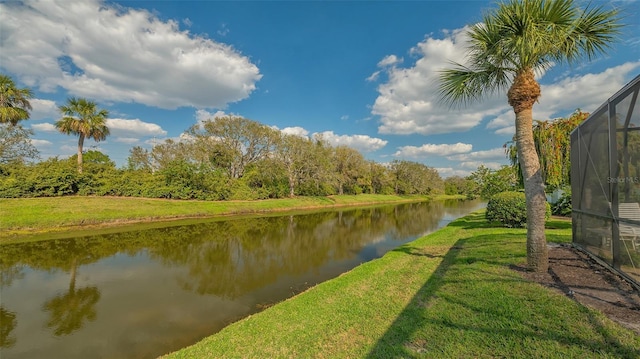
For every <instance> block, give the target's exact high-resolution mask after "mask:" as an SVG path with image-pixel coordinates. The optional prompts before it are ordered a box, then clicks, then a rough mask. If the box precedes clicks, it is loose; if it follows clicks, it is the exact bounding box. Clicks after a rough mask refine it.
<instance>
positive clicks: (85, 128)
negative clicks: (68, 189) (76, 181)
mask: <svg viewBox="0 0 640 359" xmlns="http://www.w3.org/2000/svg"><path fill="white" fill-rule="evenodd" d="M58 108H59V110H60V112H62V114H63V116H64V117H62V118H61V119H60V120H58V121H57V122H56V128H57V129H58V131H60V132H62V133H64V134H66V135H68V134H74V135H77V136H78V172H80V173H82V146H83V145H84V139H85V138H93V139H94V140H95V141H96V142H99V141H102V140H104V139H105V138H107V136H109V127H107V125H106V121H107V116H109V112H108V111H107V110H104V109H98V108H97V107H96V103H95V102H93V101H88V100H86V99H84V98H75V97H71V98H69V99H68V100H67V104H66V105H62V106H60V107H58Z"/></svg>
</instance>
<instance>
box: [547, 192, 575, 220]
mask: <svg viewBox="0 0 640 359" xmlns="http://www.w3.org/2000/svg"><path fill="white" fill-rule="evenodd" d="M571 210H572V207H571V192H570V191H566V192H565V193H563V194H562V196H561V197H560V199H558V202H556V203H554V204H553V206H551V213H552V214H554V215H556V216H564V217H569V216H571Z"/></svg>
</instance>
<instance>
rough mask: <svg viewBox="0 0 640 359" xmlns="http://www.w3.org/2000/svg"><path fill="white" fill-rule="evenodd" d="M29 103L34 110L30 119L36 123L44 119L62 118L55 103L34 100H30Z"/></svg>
mask: <svg viewBox="0 0 640 359" xmlns="http://www.w3.org/2000/svg"><path fill="white" fill-rule="evenodd" d="M29 103H30V104H31V108H32V110H31V116H30V118H31V119H32V120H34V121H37V120H43V119H55V120H57V119H58V118H60V117H61V116H60V111H59V110H58V106H56V103H55V102H54V101H51V100H43V99H38V98H34V99H31V100H29Z"/></svg>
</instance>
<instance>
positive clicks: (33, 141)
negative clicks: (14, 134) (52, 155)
mask: <svg viewBox="0 0 640 359" xmlns="http://www.w3.org/2000/svg"><path fill="white" fill-rule="evenodd" d="M30 141H31V144H32V145H34V146H36V147H41V146H42V147H44V146H50V145H51V144H52V143H51V141H47V140H37V139H35V138H32V139H30Z"/></svg>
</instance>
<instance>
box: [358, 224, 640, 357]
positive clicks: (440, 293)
mask: <svg viewBox="0 0 640 359" xmlns="http://www.w3.org/2000/svg"><path fill="white" fill-rule="evenodd" d="M452 225H457V226H461V227H467V226H468V227H469V228H482V227H484V226H482V225H481V223H479V221H477V220H476V219H475V216H471V218H467V219H464V220H458V221H456V222H453V223H452ZM513 237H514V235H513V234H505V235H487V236H484V235H481V236H476V237H470V238H462V239H459V240H458V241H457V242H456V243H455V244H454V245H453V246H452V247H451V249H450V250H449V251H448V252H447V253H446V254H445V255H444V256H433V255H427V254H425V253H423V252H421V251H420V248H411V247H400V248H398V249H396V250H395V251H398V252H402V253H405V254H408V255H416V256H425V257H442V258H443V260H442V262H441V263H440V265H439V266H438V267H437V268H436V270H435V271H434V272H433V274H432V275H430V276H429V278H428V279H427V281H426V282H424V284H423V285H422V287H421V288H420V289H419V290H418V292H417V293H416V294H415V295H414V297H413V298H412V300H411V301H410V302H409V304H408V305H407V306H406V307H405V308H404V310H403V311H402V312H401V313H400V315H399V316H398V317H397V318H396V319H395V320H394V322H393V323H392V325H391V326H390V327H389V328H388V329H387V331H386V332H385V334H384V335H383V336H382V337H380V339H379V340H378V341H377V342H376V344H375V345H374V347H373V348H372V349H371V351H370V352H369V353H368V354H367V356H366V358H368V359H377V358H398V357H402V358H405V357H428V355H427V353H430V354H431V355H434V354H438V355H440V356H446V357H451V356H454V357H455V356H456V355H464V354H463V353H468V352H464V350H469V349H471V350H473V348H463V349H462V353H460V352H455V350H457V349H455V348H454V349H453V350H454V352H449V353H447V352H446V350H447V349H444V347H447V346H448V345H449V344H451V343H450V342H449V343H441V342H439V341H438V340H442V339H438V338H434V337H432V336H430V335H429V334H425V333H429V332H431V333H433V332H443V331H446V330H453V331H454V332H455V333H460V332H462V333H463V334H462V335H463V336H467V335H472V336H477V338H473V339H472V340H470V341H469V342H475V343H477V342H478V340H480V344H473V345H479V346H478V349H479V350H480V351H481V352H482V354H480V353H478V354H479V355H480V356H486V355H489V356H498V357H501V356H504V355H506V356H509V355H511V354H509V352H508V351H507V352H505V350H507V349H505V348H497V349H494V348H493V347H492V344H491V341H492V340H493V338H495V340H493V342H494V343H501V342H502V343H504V341H507V342H509V343H510V345H511V346H512V347H516V348H517V347H520V346H521V345H523V343H528V344H527V345H526V346H528V347H531V345H532V343H536V342H537V343H540V344H539V345H540V347H539V348H538V350H544V349H545V348H552V347H553V345H552V344H549V342H555V343H559V346H560V347H575V348H580V349H579V350H584V351H588V352H590V353H593V354H594V355H595V354H596V353H598V355H608V356H610V357H619V358H638V357H640V348H637V347H634V346H631V345H627V344H624V343H621V342H620V341H619V339H618V338H617V337H616V336H615V335H614V334H612V332H611V331H610V330H608V329H607V328H606V327H605V326H604V325H603V324H602V323H601V322H600V321H599V319H598V318H597V316H596V315H594V313H593V312H591V311H590V310H588V309H587V308H584V307H582V306H580V308H581V309H580V311H582V312H583V313H584V314H585V315H586V317H587V318H588V320H589V324H590V326H591V328H592V330H593V331H594V332H595V333H597V334H598V336H596V337H595V338H596V339H590V338H584V337H581V336H580V334H578V333H572V332H571V331H567V330H566V329H564V328H565V327H563V326H562V325H557V326H552V327H547V328H545V327H538V326H537V325H535V324H533V325H532V324H528V322H529V321H530V320H535V319H532V318H524V319H517V318H513V317H511V315H510V314H509V313H508V311H506V312H505V310H502V309H496V306H495V305H494V306H491V305H489V304H488V305H484V304H478V300H477V299H475V302H474V299H473V298H467V297H465V296H464V295H460V294H459V292H455V293H451V292H448V289H447V290H441V289H442V287H443V285H444V284H445V283H446V284H449V285H451V284H452V283H460V285H464V283H462V282H464V281H466V282H469V281H471V280H470V279H465V278H463V279H462V280H456V278H455V277H456V274H453V273H455V272H458V271H461V270H465V266H467V265H473V264H474V263H475V262H478V261H481V262H483V263H486V264H488V265H496V266H503V267H507V268H509V267H513V262H514V261H519V259H514V256H515V257H523V255H522V254H521V253H520V254H515V255H510V254H508V253H505V252H502V253H498V254H493V255H492V254H488V255H486V254H485V255H482V256H478V255H477V253H475V252H472V251H474V250H476V249H479V248H481V247H485V246H488V245H487V244H486V243H485V242H487V241H491V243H495V242H505V243H507V242H511V243H512V244H513ZM522 243H523V242H522ZM523 244H524V243H523ZM487 249H490V248H489V247H487ZM467 251H471V253H468V252H467ZM491 257H493V258H491ZM466 268H471V267H466ZM473 270H474V271H475V268H474V269H473ZM478 270H479V271H482V269H481V268H478ZM448 273H450V274H449V278H447V276H448ZM492 277H493V278H492ZM487 278H488V279H486V280H484V279H482V277H481V278H480V279H478V280H479V281H486V282H492V283H494V282H514V283H515V282H519V283H520V282H522V281H523V280H522V279H521V278H519V277H518V276H516V275H514V276H513V277H510V276H508V275H507V276H505V277H504V278H496V273H493V272H491V273H487ZM480 287H482V286H480ZM449 288H450V287H449ZM479 295H481V296H482V295H487V293H479ZM472 296H473V295H472ZM436 300H439V301H446V302H447V303H449V304H451V305H454V306H458V307H460V308H461V310H465V312H467V311H471V312H473V313H476V314H474V316H475V315H477V316H479V318H481V317H492V318H498V323H509V322H515V325H514V326H511V325H496V324H494V323H495V322H492V321H487V322H481V323H480V324H477V322H473V321H471V322H465V321H464V319H460V320H456V319H451V318H449V317H448V316H430V315H426V314H425V313H426V311H430V310H432V309H431V308H432V307H433V306H434V305H435V304H436V303H435V302H436ZM480 303H481V302H480ZM501 317H502V318H501ZM518 321H520V323H519V324H520V325H518V323H517V322H518ZM527 325H528V326H527ZM518 327H520V328H518ZM482 338H488V339H489V341H486V342H484V341H482V340H483V339H482ZM450 340H452V341H454V342H455V339H450ZM440 344H442V346H443V347H442V348H441V347H439V346H440ZM535 345H536V344H534V348H533V349H534V352H535V350H536V347H535ZM514 354H516V355H526V353H523V352H521V353H514Z"/></svg>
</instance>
